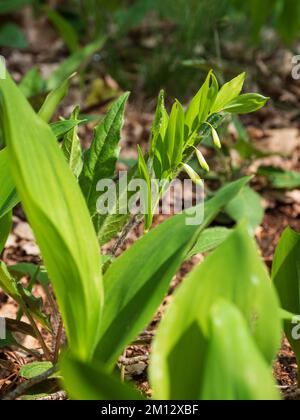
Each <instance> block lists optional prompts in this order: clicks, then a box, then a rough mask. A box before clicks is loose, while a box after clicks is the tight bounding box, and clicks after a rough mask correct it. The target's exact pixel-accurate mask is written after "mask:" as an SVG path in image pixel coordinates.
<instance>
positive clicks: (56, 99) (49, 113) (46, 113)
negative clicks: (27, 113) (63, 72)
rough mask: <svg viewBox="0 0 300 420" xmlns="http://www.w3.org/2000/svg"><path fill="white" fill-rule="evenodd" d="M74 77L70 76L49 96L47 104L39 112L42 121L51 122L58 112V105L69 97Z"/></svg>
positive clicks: (46, 100)
mask: <svg viewBox="0 0 300 420" xmlns="http://www.w3.org/2000/svg"><path fill="white" fill-rule="evenodd" d="M73 76H74V74H72V75H71V76H69V77H68V78H67V79H66V80H64V81H63V82H62V83H61V84H60V85H59V86H58V87H57V88H55V89H53V91H52V92H50V93H49V94H48V96H47V97H46V99H45V102H44V103H43V105H42V107H41V109H40V110H39V116H40V118H41V119H42V120H44V121H46V122H49V121H50V120H51V118H52V117H53V115H54V113H55V111H56V110H57V107H58V105H59V104H60V102H61V101H62V100H63V98H64V97H65V96H66V95H67V93H68V91H69V87H70V81H71V79H72V77H73Z"/></svg>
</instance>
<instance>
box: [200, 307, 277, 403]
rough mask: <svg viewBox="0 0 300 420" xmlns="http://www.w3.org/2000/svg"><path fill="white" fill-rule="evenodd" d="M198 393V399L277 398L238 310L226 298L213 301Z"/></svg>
mask: <svg viewBox="0 0 300 420" xmlns="http://www.w3.org/2000/svg"><path fill="white" fill-rule="evenodd" d="M210 317H211V318H210V332H209V336H210V339H209V343H208V346H207V349H206V353H207V356H206V358H205V367H204V369H205V372H204V373H203V374H202V375H203V384H202V390H201V394H200V399H202V400H217V401H218V400H220V399H222V400H232V401H237V400H240V401H245V400H263V401H264V400H279V399H280V396H279V392H278V391H277V390H276V387H275V381H274V379H273V378H272V374H271V371H270V368H269V366H268V365H267V363H266V361H265V360H264V359H263V357H262V355H261V353H260V352H259V351H258V349H257V346H256V344H255V342H254V340H253V337H252V336H251V334H250V331H249V329H248V327H247V324H246V322H245V319H244V318H243V316H242V313H241V312H240V311H239V310H238V309H237V307H236V306H234V305H232V304H231V303H229V302H226V301H220V302H218V301H217V303H215V304H214V306H213V307H212V310H211V314H210Z"/></svg>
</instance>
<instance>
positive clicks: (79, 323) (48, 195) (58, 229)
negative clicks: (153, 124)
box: [0, 76, 102, 359]
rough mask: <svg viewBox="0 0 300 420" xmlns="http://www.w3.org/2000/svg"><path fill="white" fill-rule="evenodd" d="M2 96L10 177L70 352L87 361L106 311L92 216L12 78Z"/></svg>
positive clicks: (3, 84) (0, 83)
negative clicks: (48, 280) (51, 288)
mask: <svg viewBox="0 0 300 420" xmlns="http://www.w3.org/2000/svg"><path fill="white" fill-rule="evenodd" d="M0 92H1V98H2V102H1V106H2V114H1V118H2V123H3V126H4V132H5V141H6V143H7V150H8V155H9V161H10V164H11V173H12V175H13V178H14V181H15V184H16V187H17V189H18V193H19V195H20V198H21V199H22V205H23V208H24V210H25V213H26V215H27V218H28V220H29V222H30V224H31V227H32V229H33V231H34V234H35V237H36V240H37V242H38V245H39V247H40V249H41V252H42V256H43V259H44V261H45V265H46V267H47V271H48V273H49V276H50V278H51V281H52V282H53V285H54V289H55V292H56V297H57V300H58V303H59V306H60V310H61V314H62V317H63V320H64V322H65V327H66V332H67V335H68V339H69V344H70V347H71V348H73V349H74V352H76V354H77V355H78V357H81V358H84V359H87V358H89V357H90V355H91V354H92V352H93V349H94V347H95V344H96V343H97V341H98V331H99V324H100V314H101V306H102V289H101V273H100V256H99V250H98V244H97V239H96V236H95V232H94V229H93V226H92V223H91V220H90V216H89V213H88V210H87V208H86V205H85V202H84V199H83V197H82V194H81V192H80V189H79V187H78V185H77V183H76V180H75V178H74V176H73V175H72V173H71V171H70V170H69V168H68V165H67V163H66V161H65V159H64V156H63V154H62V152H61V150H60V148H59V146H58V144H57V141H56V138H55V136H54V135H53V133H52V131H51V129H50V128H49V126H48V125H47V124H46V123H45V122H43V121H42V120H41V119H40V118H39V117H38V116H37V115H36V114H35V112H34V111H33V110H32V108H31V107H30V105H29V104H28V102H27V101H26V99H25V98H24V97H23V95H22V94H21V93H20V92H19V90H18V88H17V87H16V85H15V84H14V83H13V81H12V80H11V78H10V77H9V76H8V77H7V79H5V80H0ZM16 116H17V117H18V121H19V123H18V124H15V118H16Z"/></svg>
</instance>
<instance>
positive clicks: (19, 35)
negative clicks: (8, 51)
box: [0, 5, 28, 50]
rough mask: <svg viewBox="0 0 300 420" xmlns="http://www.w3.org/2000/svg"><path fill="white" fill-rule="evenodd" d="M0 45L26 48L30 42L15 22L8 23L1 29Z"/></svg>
mask: <svg viewBox="0 0 300 420" xmlns="http://www.w3.org/2000/svg"><path fill="white" fill-rule="evenodd" d="M0 8H1V5H0ZM0 45H2V46H4V47H10V48H18V49H20V50H23V49H26V48H27V47H28V43H27V41H26V38H25V36H24V34H23V32H22V31H21V29H20V28H19V27H18V26H17V25H15V24H13V23H8V24H6V25H3V26H2V27H1V29H0Z"/></svg>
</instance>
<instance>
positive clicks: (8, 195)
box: [0, 148, 19, 218]
mask: <svg viewBox="0 0 300 420" xmlns="http://www.w3.org/2000/svg"><path fill="white" fill-rule="evenodd" d="M8 158H9V154H8V151H7V149H6V148H5V149H3V150H1V151H0V218H2V217H3V216H5V215H6V214H7V213H8V212H10V211H11V210H12V209H13V208H14V206H15V205H16V204H17V203H18V202H19V197H18V194H17V191H16V188H15V183H14V180H13V177H12V176H11V171H10V166H9V161H8Z"/></svg>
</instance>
